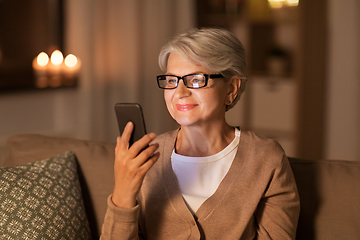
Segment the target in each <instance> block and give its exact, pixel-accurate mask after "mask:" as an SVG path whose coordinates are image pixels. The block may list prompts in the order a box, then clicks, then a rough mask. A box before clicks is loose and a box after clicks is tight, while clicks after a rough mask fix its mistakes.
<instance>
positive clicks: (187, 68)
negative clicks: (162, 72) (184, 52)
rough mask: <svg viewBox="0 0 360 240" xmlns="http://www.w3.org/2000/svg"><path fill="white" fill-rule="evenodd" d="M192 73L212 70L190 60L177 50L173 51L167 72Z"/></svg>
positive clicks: (180, 74) (182, 74)
mask: <svg viewBox="0 0 360 240" xmlns="http://www.w3.org/2000/svg"><path fill="white" fill-rule="evenodd" d="M191 73H210V71H209V70H208V69H207V68H206V67H204V66H202V65H200V64H195V63H192V62H190V61H188V60H187V59H185V58H183V57H182V56H181V55H179V54H178V53H177V52H172V53H171V54H170V56H169V59H168V63H167V74H173V75H179V76H184V75H187V74H191Z"/></svg>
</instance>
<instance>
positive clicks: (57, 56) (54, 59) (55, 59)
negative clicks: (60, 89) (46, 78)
mask: <svg viewBox="0 0 360 240" xmlns="http://www.w3.org/2000/svg"><path fill="white" fill-rule="evenodd" d="M50 60H51V63H52V64H54V65H60V64H61V63H62V62H63V60H64V57H63V54H62V53H61V52H60V51H59V50H55V51H53V53H52V54H51V57H50Z"/></svg>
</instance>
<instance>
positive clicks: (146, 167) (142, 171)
mask: <svg viewBox="0 0 360 240" xmlns="http://www.w3.org/2000/svg"><path fill="white" fill-rule="evenodd" d="M159 157H160V153H159V152H156V153H154V154H153V155H152V156H151V157H150V158H149V159H148V160H147V161H146V162H145V163H144V164H142V165H141V166H140V167H139V174H140V175H145V174H146V173H147V171H149V169H150V168H151V167H152V166H153V165H154V164H155V163H156V161H157V160H158V159H159Z"/></svg>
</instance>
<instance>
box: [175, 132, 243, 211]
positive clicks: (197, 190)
mask: <svg viewBox="0 0 360 240" xmlns="http://www.w3.org/2000/svg"><path fill="white" fill-rule="evenodd" d="M239 142H240V130H239V129H237V128H235V138H234V140H233V141H232V142H231V143H230V144H229V145H228V146H227V147H226V148H224V149H223V150H222V151H221V152H218V153H216V154H214V155H211V156H207V157H188V156H183V155H179V154H177V153H175V149H174V150H173V152H172V155H171V165H172V169H173V170H174V172H175V174H176V177H177V179H178V182H179V185H180V190H181V193H182V196H183V198H184V199H185V202H186V203H187V204H188V207H189V209H190V210H192V212H193V213H195V212H196V211H197V210H198V209H199V207H200V206H201V204H203V202H205V200H206V199H208V198H209V197H210V196H211V195H213V194H214V193H215V191H216V189H217V188H218V187H219V185H220V183H221V181H222V180H223V178H224V177H225V175H226V174H227V172H228V171H229V169H230V166H231V164H232V162H233V160H234V158H235V155H236V152H237V148H238V145H239Z"/></svg>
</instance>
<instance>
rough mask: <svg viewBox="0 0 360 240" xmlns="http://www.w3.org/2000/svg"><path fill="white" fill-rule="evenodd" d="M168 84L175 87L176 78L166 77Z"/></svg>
mask: <svg viewBox="0 0 360 240" xmlns="http://www.w3.org/2000/svg"><path fill="white" fill-rule="evenodd" d="M166 82H167V84H171V85H175V84H176V83H177V78H176V77H171V76H167V77H166Z"/></svg>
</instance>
